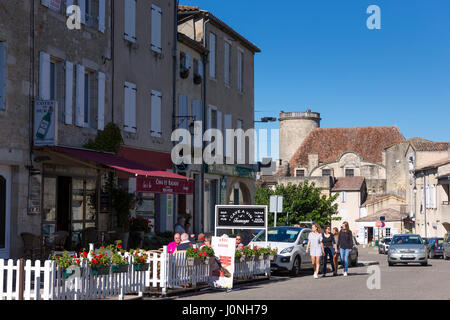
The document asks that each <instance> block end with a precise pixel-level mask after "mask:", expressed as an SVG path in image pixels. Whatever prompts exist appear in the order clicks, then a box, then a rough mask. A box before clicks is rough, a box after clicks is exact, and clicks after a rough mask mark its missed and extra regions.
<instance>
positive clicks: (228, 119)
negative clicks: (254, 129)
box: [224, 114, 233, 158]
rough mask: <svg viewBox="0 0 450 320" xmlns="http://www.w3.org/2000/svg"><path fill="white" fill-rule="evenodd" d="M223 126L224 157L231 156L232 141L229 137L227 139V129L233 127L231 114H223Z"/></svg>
mask: <svg viewBox="0 0 450 320" xmlns="http://www.w3.org/2000/svg"><path fill="white" fill-rule="evenodd" d="M224 126H225V133H224V137H225V140H224V141H225V157H227V158H231V156H232V147H231V145H232V143H233V141H232V140H231V139H227V130H230V129H233V116H232V115H231V114H226V115H225V116H224Z"/></svg>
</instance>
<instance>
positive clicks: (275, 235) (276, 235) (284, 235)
mask: <svg viewBox="0 0 450 320" xmlns="http://www.w3.org/2000/svg"><path fill="white" fill-rule="evenodd" d="M300 231H301V229H300V228H270V229H269V230H268V231H267V233H268V235H269V238H268V240H267V241H273V242H288V243H292V242H295V240H297V237H298V234H299V233H300ZM264 239H265V231H261V232H260V233H259V234H258V235H257V236H256V237H255V238H254V239H253V241H264Z"/></svg>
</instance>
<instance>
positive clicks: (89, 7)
mask: <svg viewBox="0 0 450 320" xmlns="http://www.w3.org/2000/svg"><path fill="white" fill-rule="evenodd" d="M84 1H85V8H84V17H85V18H84V21H85V24H86V26H88V27H90V28H95V29H98V28H99V19H98V17H99V0H84Z"/></svg>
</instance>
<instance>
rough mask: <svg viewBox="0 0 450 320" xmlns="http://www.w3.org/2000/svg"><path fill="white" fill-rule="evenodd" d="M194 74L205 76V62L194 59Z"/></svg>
mask: <svg viewBox="0 0 450 320" xmlns="http://www.w3.org/2000/svg"><path fill="white" fill-rule="evenodd" d="M194 75H198V76H200V77H202V78H203V62H202V61H200V60H198V59H194Z"/></svg>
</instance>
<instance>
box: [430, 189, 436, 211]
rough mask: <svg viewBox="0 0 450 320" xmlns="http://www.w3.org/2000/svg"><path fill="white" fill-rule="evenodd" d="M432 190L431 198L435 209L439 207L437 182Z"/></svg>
mask: <svg viewBox="0 0 450 320" xmlns="http://www.w3.org/2000/svg"><path fill="white" fill-rule="evenodd" d="M431 187H432V189H431V190H432V192H431V200H432V203H433V206H432V208H433V209H436V208H437V192H436V191H437V190H436V185H435V184H433V185H432V186H431Z"/></svg>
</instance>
